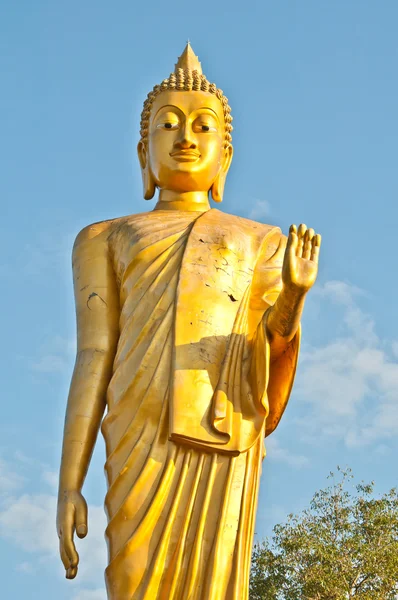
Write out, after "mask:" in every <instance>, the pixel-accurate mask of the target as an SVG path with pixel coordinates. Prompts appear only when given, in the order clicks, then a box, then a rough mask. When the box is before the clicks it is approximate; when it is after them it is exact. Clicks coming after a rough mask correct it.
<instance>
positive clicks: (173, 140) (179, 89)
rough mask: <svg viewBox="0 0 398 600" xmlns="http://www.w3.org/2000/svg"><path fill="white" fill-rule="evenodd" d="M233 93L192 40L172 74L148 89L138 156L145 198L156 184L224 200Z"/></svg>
mask: <svg viewBox="0 0 398 600" xmlns="http://www.w3.org/2000/svg"><path fill="white" fill-rule="evenodd" d="M230 113H231V109H230V107H229V105H228V99H227V98H226V97H225V96H224V94H223V92H222V90H220V89H218V88H217V87H216V85H215V84H214V83H209V81H208V80H207V78H206V77H205V76H204V75H203V74H202V69H201V64H200V62H199V60H198V57H197V56H196V55H195V54H194V52H193V50H192V48H191V46H190V44H189V42H188V44H187V46H186V48H185V50H184V52H183V54H182V55H181V56H180V57H179V59H178V62H177V64H176V66H175V70H174V72H173V73H171V75H170V77H169V78H168V79H165V80H164V81H163V82H162V83H161V84H160V85H156V86H155V87H154V88H153V90H152V91H151V92H150V93H149V94H148V96H147V98H146V100H145V102H144V107H143V111H142V114H141V139H140V141H139V142H138V147H137V150H138V157H139V161H140V165H141V172H142V179H143V187H144V198H145V199H147V200H149V199H151V198H152V197H153V196H154V194H155V189H156V188H159V189H160V190H161V191H162V190H170V191H172V192H174V193H177V194H182V193H185V192H201V193H206V194H208V192H210V193H211V195H212V198H213V200H215V201H216V202H221V200H222V196H223V191H224V185H225V179H226V176H227V173H228V169H229V166H230V164H231V160H232V154H233V148H232V137H231V131H232V125H231V122H232V117H231V114H230Z"/></svg>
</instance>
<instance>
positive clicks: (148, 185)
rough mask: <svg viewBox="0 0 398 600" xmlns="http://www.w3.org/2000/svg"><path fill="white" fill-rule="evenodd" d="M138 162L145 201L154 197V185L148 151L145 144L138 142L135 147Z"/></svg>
mask: <svg viewBox="0 0 398 600" xmlns="http://www.w3.org/2000/svg"><path fill="white" fill-rule="evenodd" d="M137 153H138V160H139V161H140V165H141V175H142V185H143V188H144V198H145V200H150V199H151V198H153V197H154V195H155V189H156V184H155V180H154V178H153V175H152V173H151V169H150V167H149V160H148V149H147V147H146V144H145V142H143V141H142V140H140V141H139V142H138V146H137Z"/></svg>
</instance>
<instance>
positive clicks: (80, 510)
mask: <svg viewBox="0 0 398 600" xmlns="http://www.w3.org/2000/svg"><path fill="white" fill-rule="evenodd" d="M75 523H76V533H77V535H78V536H79V538H84V537H86V535H87V531H88V526H87V503H86V501H85V499H84V498H83V497H81V499H80V501H79V502H76V504H75Z"/></svg>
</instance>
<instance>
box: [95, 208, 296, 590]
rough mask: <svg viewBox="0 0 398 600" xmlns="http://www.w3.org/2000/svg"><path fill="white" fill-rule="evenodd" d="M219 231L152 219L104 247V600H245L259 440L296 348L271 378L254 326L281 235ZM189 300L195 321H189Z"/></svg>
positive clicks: (213, 218)
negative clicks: (115, 331)
mask: <svg viewBox="0 0 398 600" xmlns="http://www.w3.org/2000/svg"><path fill="white" fill-rule="evenodd" d="M227 217H228V218H229V219H230V220H231V223H232V225H231V223H226V227H225V228H224V229H223V228H222V227H221V228H220V227H219V226H218V225H217V223H219V221H220V219H222V218H223V213H220V212H219V211H214V210H211V211H208V213H206V214H205V215H199V214H198V213H189V212H178V211H152V212H151V213H145V214H142V215H136V216H134V217H130V218H127V219H125V220H124V221H123V222H121V223H119V224H118V225H117V227H114V229H113V230H112V232H111V234H110V235H109V248H110V252H111V253H112V257H113V264H114V269H115V273H116V277H117V279H118V282H119V286H120V287H119V289H120V307H121V316H120V339H119V344H118V349H117V355H116V358H115V362H114V370H113V376H112V379H111V382H110V385H109V388H108V396H107V401H108V411H107V414H106V416H105V418H104V420H103V423H102V433H103V436H104V438H105V442H106V452H107V460H106V465H105V470H106V475H107V480H108V492H107V496H106V501H105V507H106V511H107V515H108V527H107V530H106V538H107V542H108V550H109V565H108V567H107V569H106V583H107V590H108V596H109V598H110V599H111V600H133V599H134V600H246V599H247V598H248V579H249V571H250V558H251V547H252V541H253V534H254V523H255V514H256V507H257V498H258V488H259V478H260V473H261V463H262V459H263V454H264V446H263V439H264V434H265V429H266V426H267V419H271V418H272V419H273V420H275V423H276V422H277V421H278V420H279V418H280V416H281V413H282V412H283V409H284V406H285V404H286V402H287V399H288V396H289V393H290V388H291V384H292V382H293V377H294V371H295V366H296V357H297V351H298V344H297V343H296V344H295V345H294V344H293V346H292V351H291V352H288V353H286V356H284V357H282V358H281V359H280V360H279V361H277V364H275V365H274V366H271V367H270V364H269V349H268V346H267V344H268V342H267V340H266V334H265V327H264V323H263V315H264V314H265V310H266V308H267V306H270V305H271V304H272V302H273V301H274V300H275V298H276V297H277V293H278V291H279V289H280V267H281V256H282V258H283V252H282V253H281V252H280V248H279V250H278V244H279V246H280V243H279V242H280V239H281V234H280V232H279V230H277V231H276V230H275V228H273V229H272V231H271V230H270V229H269V228H268V229H264V228H266V227H267V226H260V225H258V224H252V222H249V221H247V220H245V219H240V220H239V218H238V217H231V216H229V215H228V216H227ZM257 225H258V228H257V229H256V231H253V228H255V227H256V226H257ZM235 226H236V232H235V233H234V232H233V231H230V229H231V227H232V228H233V227H235ZM226 231H227V233H225V232H226ZM228 231H230V233H228ZM240 231H242V236H241V237H242V238H244V237H245V236H246V239H250V240H252V239H255V240H256V241H255V243H254V242H253V244H252V245H251V246H250V252H249V251H248V250H247V248H246V250H245V248H244V247H243V246H242V247H241V248H240V249H239V248H237V247H236V245H234V246H233V247H232V246H231V243H230V239H231V237H235V239H236V236H237V235H239V232H240ZM195 232H196V239H194V238H195ZM269 232H271V233H270V235H271V237H272V240H271V241H270V242H269V243H268V244H267V243H265V242H263V241H262V240H264V239H265V238H266V237H267V235H269ZM206 235H207V238H206V237H205V236H206ZM220 236H221V237H220ZM228 236H229V237H228ZM192 240H194V242H195V243H194V244H193V242H192ZM199 240H200V241H199ZM245 243H246V245H247V243H248V242H247V241H246V242H245ZM250 243H251V242H250ZM190 244H191V246H190ZM192 244H193V245H192ZM202 247H203V251H204V252H205V250H206V251H207V252H208V253H210V254H208V255H207V256H206V253H204V254H203V255H202V254H201V255H199V254H197V250H196V249H197V248H199V250H201V249H202ZM190 248H191V249H190ZM192 251H194V253H195V252H196V254H195V256H196V258H195V259H193V258H192V257H191V255H192ZM278 252H279V254H278ZM226 253H227V254H226ZM243 254H246V255H247V256H243ZM250 254H251V255H252V258H250V256H248V255H250ZM232 255H234V259H233V260H232ZM259 256H260V258H261V256H262V257H263V260H262V261H261V260H260V261H259V258H258V257H259ZM202 257H203V258H202ZM211 257H213V258H211ZM264 257H265V258H264ZM270 257H271V258H270ZM272 257H273V258H272ZM275 257H277V258H276V259H275ZM201 258H202V262H203V263H204V265H201ZM213 259H214V265H211V264H210V262H209V261H210V260H213ZM250 260H251V263H250ZM187 261H188V262H187ZM225 261H226V262H227V264H225ZM234 261H235V262H234ZM245 261H246V263H247V264H246V263H245ZM247 261H249V262H247ZM188 263H189V264H188ZM249 263H250V264H249ZM257 263H261V265H262V266H261V265H260V266H259V267H258V268H257V267H255V264H257ZM195 265H197V266H195ZM217 265H219V266H217ZM250 265H251V266H250ZM213 267H214V268H213ZM240 267H242V268H241V269H240ZM239 270H241V273H239ZM255 273H259V275H256V276H255ZM270 274H271V275H270ZM267 277H268V279H267ZM195 278H196V279H195ZM255 278H257V279H256V281H254V279H255ZM195 281H196V283H195ZM262 285H263V287H264V289H262V290H260V291H259V289H260V288H261V286H262ZM184 286H185V288H184ZM187 286H188V287H187ZM191 286H193V287H192V289H191ZM195 286H196V287H195ZM254 288H255V289H254ZM184 290H185V292H184ZM206 293H210V294H213V296H211V298H210V297H209V298H208V299H207V297H206ZM184 294H185V295H184ZM190 294H191V296H190ZM202 294H203V304H202V303H201V298H202ZM214 294H219V295H218V296H217V295H214ZM231 297H232V298H231ZM184 298H185V299H184ZM190 298H192V305H193V306H196V307H202V306H203V308H197V309H195V310H192V311H190V308H189V302H190ZM193 298H195V301H194V300H193ZM264 299H265V300H264ZM184 302H185V304H184ZM187 303H188V304H187ZM195 303H196V304H195ZM222 303H224V304H222ZM209 305H212V306H209ZM214 307H215V308H217V307H218V308H219V310H220V312H219V314H220V315H226V316H225V318H224V316H223V319H224V320H223V326H221V325H220V319H217V318H216V317H214V315H215V313H214V311H213V309H214ZM250 307H252V308H250ZM212 311H213V312H212ZM228 311H229V312H228ZM191 312H192V314H191ZM212 315H213V317H212ZM180 317H181V319H183V320H184V319H185V321H184V322H183V321H181V320H180V321H179V318H180ZM195 319H196V320H197V322H196V321H195V322H194V320H195ZM202 321H203V324H202ZM224 321H225V322H226V323H227V325H225V323H224ZM191 326H192V327H194V326H196V329H195V331H196V334H195V335H196V337H195V336H194V335H193V334H192V335H191V334H190V327H191ZM202 327H203V329H201V328H202ZM222 327H224V330H222ZM225 327H227V328H229V332H228V331H226V330H225ZM176 328H177V329H176ZM190 335H191V337H190ZM183 342H184V343H183ZM211 352H214V357H213V358H212V357H211V356H210V358H209V355H210V354H211ZM184 361H185V362H184ZM198 373H200V374H201V375H200V377H198ZM184 378H185V379H184ZM231 382H232V383H231ZM270 390H271V394H270ZM272 390H273V391H272ZM275 407H276V408H275ZM184 428H185V429H186V431H184Z"/></svg>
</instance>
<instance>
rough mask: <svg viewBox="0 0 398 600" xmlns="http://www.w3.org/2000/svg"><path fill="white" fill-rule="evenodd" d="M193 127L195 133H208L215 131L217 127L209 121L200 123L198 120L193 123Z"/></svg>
mask: <svg viewBox="0 0 398 600" xmlns="http://www.w3.org/2000/svg"><path fill="white" fill-rule="evenodd" d="M193 129H194V131H195V132H197V133H209V132H213V131H217V127H215V126H214V125H212V124H211V123H203V122H202V123H201V122H200V121H199V122H197V123H195V124H194V127H193Z"/></svg>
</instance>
